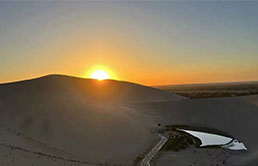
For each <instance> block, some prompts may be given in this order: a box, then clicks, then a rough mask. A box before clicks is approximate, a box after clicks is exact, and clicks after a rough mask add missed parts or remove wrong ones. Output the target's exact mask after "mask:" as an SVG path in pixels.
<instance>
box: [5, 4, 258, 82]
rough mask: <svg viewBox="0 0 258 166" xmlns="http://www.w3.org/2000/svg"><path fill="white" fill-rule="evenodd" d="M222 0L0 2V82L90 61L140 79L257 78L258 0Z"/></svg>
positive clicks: (77, 71) (82, 72)
mask: <svg viewBox="0 0 258 166" xmlns="http://www.w3.org/2000/svg"><path fill="white" fill-rule="evenodd" d="M227 3H228V4H227ZM227 3H187V2H183V3H177V2H162V3H154V2H148V3H147V2H146V3H143V2H142V3H140V2H132V3H119V2H110V3H108V2H96V3H95V2H89V3H83V2H77V3H61V2H60V3H54V4H52V3H51V2H46V3H32V2H31V3H22V2H21V3H7V2H0V22H1V27H0V36H1V38H0V76H1V77H0V83H5V82H11V81H16V80H23V79H27V78H34V77H39V76H43V75H47V74H66V75H73V76H78V77H86V76H87V73H89V70H91V69H92V68H93V67H94V66H96V65H102V66H105V67H106V68H109V69H110V71H113V74H112V75H115V76H116V79H118V80H126V81H130V82H136V83H140V84H145V85H162V84H185V83H207V82H227V81H249V80H258V47H257V45H258V35H257V34H258V22H257V15H258V12H257V11H258V5H257V4H253V3H234V2H227ZM240 9H241V10H240Z"/></svg>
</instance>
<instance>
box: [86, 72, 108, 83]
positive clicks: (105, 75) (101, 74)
mask: <svg viewBox="0 0 258 166" xmlns="http://www.w3.org/2000/svg"><path fill="white" fill-rule="evenodd" d="M90 78H92V79H97V80H99V81H102V80H105V79H110V76H109V74H108V73H107V72H106V71H104V70H96V71H94V72H93V73H92V74H91V76H90Z"/></svg>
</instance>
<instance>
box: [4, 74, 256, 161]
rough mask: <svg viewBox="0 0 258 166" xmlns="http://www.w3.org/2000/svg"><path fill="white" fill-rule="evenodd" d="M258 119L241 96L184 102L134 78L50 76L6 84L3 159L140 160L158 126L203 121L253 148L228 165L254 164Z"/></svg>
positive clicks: (250, 106)
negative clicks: (130, 80)
mask: <svg viewBox="0 0 258 166" xmlns="http://www.w3.org/2000/svg"><path fill="white" fill-rule="evenodd" d="M257 119H258V107H257V106H256V105H254V104H252V103H250V102H248V101H247V100H246V99H244V98H241V97H234V98H218V99H193V100H186V99H185V98H184V97H182V96H179V95H176V94H172V93H168V92H165V91H162V90H158V89H155V88H151V87H146V86H142V85H137V84H134V83H128V82H121V81H113V80H105V81H101V82H99V81H96V80H90V79H81V78H75V77H69V76H62V75H50V76H46V77H41V78H37V79H33V80H26V81H21V82H15V83H9V84H1V85H0V124H1V127H2V128H1V135H0V146H1V151H0V152H1V154H0V164H1V165H6V166H8V165H47V164H48V165H65V164H66V165H73V164H74V165H76V164H77V165H99V164H100V165H103V164H109V165H112V164H120V165H134V164H135V163H136V161H137V158H139V156H141V157H142V156H143V155H144V154H146V153H147V151H148V149H150V148H151V147H152V146H153V145H154V144H155V142H157V139H158V135H157V132H155V131H156V130H157V128H159V125H158V124H160V125H161V126H164V125H173V124H201V125H203V126H210V127H212V128H217V129H220V130H223V131H225V132H228V133H230V134H232V135H233V136H234V137H236V138H237V139H238V140H240V141H242V142H244V143H245V145H246V146H247V148H248V152H247V153H246V154H243V155H240V156H238V155H237V156H235V155H233V156H230V157H228V158H227V164H228V165H232V164H240V165H249V166H252V165H256V163H258V153H257V152H258V144H257V140H258V134H257V133H256V132H255V131H256V130H255V129H256V126H258V121H257ZM7 129H9V130H7ZM17 133H19V134H17ZM180 153H184V152H180ZM185 153H189V152H185ZM200 154H201V153H200ZM177 155H178V156H179V157H180V156H181V157H183V156H184V154H182V155H179V153H178V154H177ZM161 156H162V155H161ZM195 157H196V158H198V159H199V160H201V157H200V155H199V156H198V155H197V156H196V155H195ZM165 158H166V157H165ZM191 161H192V160H191ZM155 162H156V164H157V165H160V164H159V162H160V163H162V165H164V163H165V162H164V160H163V159H162V157H161V158H160V159H157V160H156V161H155ZM179 163H180V162H179Z"/></svg>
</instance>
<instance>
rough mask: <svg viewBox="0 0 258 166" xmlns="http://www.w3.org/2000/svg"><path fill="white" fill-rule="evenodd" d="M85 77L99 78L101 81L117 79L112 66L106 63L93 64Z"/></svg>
mask: <svg viewBox="0 0 258 166" xmlns="http://www.w3.org/2000/svg"><path fill="white" fill-rule="evenodd" d="M85 77H86V78H92V79H97V80H99V81H102V80H105V79H117V77H116V75H115V74H114V72H113V71H112V70H111V69H110V68H108V67H106V66H104V65H96V66H93V67H92V68H90V69H89V70H88V71H87V73H86V74H85Z"/></svg>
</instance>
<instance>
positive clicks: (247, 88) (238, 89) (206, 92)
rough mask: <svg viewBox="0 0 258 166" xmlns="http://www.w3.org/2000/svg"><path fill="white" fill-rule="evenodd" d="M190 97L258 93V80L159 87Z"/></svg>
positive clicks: (217, 96) (216, 96)
mask: <svg viewBox="0 0 258 166" xmlns="http://www.w3.org/2000/svg"><path fill="white" fill-rule="evenodd" d="M157 88H159V89H162V90H166V91H169V92H172V93H176V94H179V95H182V96H185V97H188V98H190V99H197V98H219V97H233V96H246V95H255V94H258V82H242V83H241V82H240V83H214V84H191V85H190V84H189V85H168V86H159V87H157Z"/></svg>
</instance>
